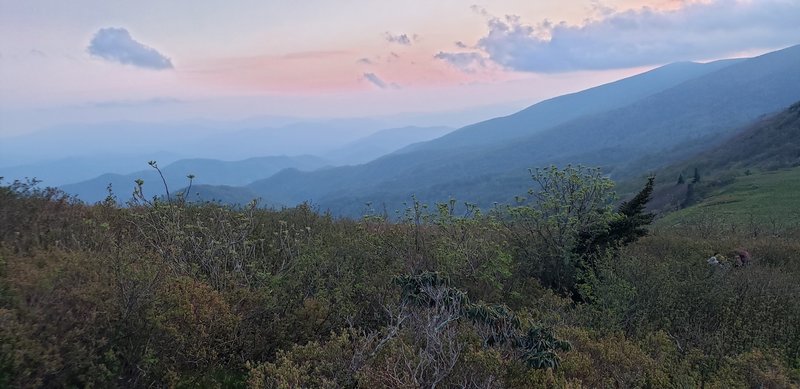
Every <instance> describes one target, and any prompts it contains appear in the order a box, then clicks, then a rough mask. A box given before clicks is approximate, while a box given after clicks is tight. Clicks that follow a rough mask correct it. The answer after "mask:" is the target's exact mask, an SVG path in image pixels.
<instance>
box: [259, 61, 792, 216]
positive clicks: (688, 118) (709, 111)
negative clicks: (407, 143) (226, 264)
mask: <svg viewBox="0 0 800 389" xmlns="http://www.w3.org/2000/svg"><path fill="white" fill-rule="evenodd" d="M711 66H712V67H713V69H711V71H709V72H705V73H702V72H701V73H702V74H700V75H698V76H696V77H691V76H687V77H686V79H685V80H684V79H682V78H680V77H678V78H676V79H677V80H678V81H677V83H676V84H675V85H672V86H671V87H668V88H664V89H663V90H661V91H659V92H657V93H653V94H650V95H647V96H644V97H642V98H639V99H637V100H635V101H634V102H632V103H630V104H627V105H625V106H623V107H619V108H614V109H610V110H606V111H604V112H600V113H593V114H589V115H583V116H580V117H578V118H575V119H572V120H569V121H567V122H565V123H562V124H558V125H555V126H553V127H550V128H549V129H544V130H540V129H535V130H534V131H533V132H532V133H531V134H529V135H527V136H522V137H517V138H515V139H513V140H511V141H508V142H500V143H496V142H491V143H490V144H489V145H486V146H477V145H476V146H474V147H472V148H471V149H470V148H467V149H464V148H458V147H452V148H438V146H436V145H434V146H431V143H436V144H441V143H446V142H445V141H446V140H447V138H450V139H453V138H454V137H456V136H457V135H458V134H461V133H464V131H467V130H466V129H467V128H470V127H471V126H468V127H465V128H464V129H460V130H457V131H455V132H453V133H451V134H450V135H447V136H445V137H442V138H439V139H436V140H434V141H433V142H428V143H423V144H419V145H415V146H414V147H412V148H410V149H411V150H405V152H403V153H396V154H395V155H390V156H386V157H383V158H380V159H377V160H375V161H373V162H370V163H367V164H365V165H361V166H356V167H346V168H335V169H331V170H327V171H324V172H310V173H303V172H297V171H291V170H287V171H283V172H281V173H279V174H276V175H275V176H273V177H270V178H269V179H266V180H262V181H257V182H254V183H252V184H250V185H248V189H249V190H253V191H255V192H256V193H259V195H260V196H261V197H262V198H264V199H269V200H271V201H275V202H279V203H284V204H294V203H297V202H301V201H305V200H312V201H315V202H316V203H317V204H319V205H320V206H321V207H322V208H330V209H331V210H334V211H336V212H342V213H344V214H351V215H353V214H356V213H358V212H360V211H361V210H362V209H363V204H364V203H365V202H373V203H381V202H385V203H386V204H387V205H388V206H389V207H390V208H397V207H401V203H402V202H403V201H407V200H408V199H409V197H410V195H411V194H416V195H417V196H418V198H420V199H422V200H424V201H427V202H433V201H442V200H446V199H447V198H448V197H449V196H454V197H457V198H459V199H464V200H470V201H478V202H480V203H481V204H482V205H490V204H491V202H493V201H509V200H510V199H511V198H512V197H513V195H515V194H521V193H524V188H525V186H526V185H529V183H528V181H529V179H528V178H527V174H526V172H527V168H529V167H535V166H543V165H548V164H551V163H558V164H562V163H563V164H565V163H584V164H589V165H599V166H604V167H605V169H606V170H608V171H609V172H610V173H612V175H615V176H619V175H630V174H636V173H637V172H640V171H643V170H646V169H653V168H657V167H659V166H664V165H666V164H668V163H671V162H673V161H675V160H677V158H679V157H680V156H681V155H682V154H681V153H684V154H687V153H690V152H691V151H692V150H694V149H700V148H702V147H701V146H703V145H704V144H706V143H708V142H714V138H719V137H724V136H726V135H727V134H730V132H731V131H734V130H735V129H736V128H738V127H740V126H742V125H744V124H746V123H747V122H750V121H752V120H754V119H756V118H757V117H758V116H759V115H762V114H766V113H770V112H774V111H777V110H779V109H782V108H785V107H786V106H788V105H790V104H791V103H793V102H794V101H797V100H799V99H800V46H793V47H790V48H787V49H784V50H779V51H776V52H772V53H768V54H765V55H762V56H759V57H756V58H751V59H745V60H735V61H727V62H716V63H712V64H711ZM673 69H675V68H673ZM645 74H647V73H645ZM651 74H652V73H651ZM636 77H640V76H634V77H632V78H631V79H629V80H628V81H627V82H628V83H630V82H634V81H635V80H636ZM640 80H641V79H640ZM643 82H644V81H643ZM617 85H618V84H617ZM660 86H661V87H663V84H660ZM598 88H603V86H601V87H598ZM598 88H593V90H590V91H592V93H598V92H597V91H598ZM582 93H583V92H582ZM586 93H588V92H586ZM572 98H573V99H575V98H578V97H576V96H572ZM540 104H541V103H540ZM576 109H577V108H576ZM527 110H532V108H528V109H527ZM529 112H530V111H529ZM513 117H515V115H511V116H509V117H507V118H513ZM517 117H520V116H517ZM506 120H510V119H506ZM531 120H532V119H530V118H526V119H525V120H521V122H520V123H519V124H518V125H517V126H518V127H516V128H523V127H525V126H526V123H530V121H531ZM484 125H485V124H484ZM476 126H477V125H476ZM510 127H511V126H509V128H510ZM471 128H477V127H471ZM469 131H475V130H469ZM512 132H513V131H512ZM494 133H495V132H493V131H491V130H487V132H486V133H484V135H486V136H487V137H491V136H492V134H494ZM433 150H435V151H433ZM670 150H678V152H676V153H674V155H671V154H670V153H669V151H670ZM652 155H659V156H661V157H660V159H656V160H648V159H647V157H648V156H652ZM643 161H644V162H643ZM645 162H646V163H645ZM520 190H522V191H521V192H520Z"/></svg>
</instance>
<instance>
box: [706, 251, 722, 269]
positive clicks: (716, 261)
mask: <svg viewBox="0 0 800 389" xmlns="http://www.w3.org/2000/svg"><path fill="white" fill-rule="evenodd" d="M717 255H719V253H716V252H715V253H714V255H712V256H711V258H709V259H707V260H706V263H708V264H709V265H711V266H719V264H720V263H719V259H717Z"/></svg>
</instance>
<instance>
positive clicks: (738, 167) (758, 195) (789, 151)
mask: <svg viewBox="0 0 800 389" xmlns="http://www.w3.org/2000/svg"><path fill="white" fill-rule="evenodd" d="M799 166H800V102H798V103H795V104H793V105H792V106H791V107H789V108H788V109H786V110H784V111H782V112H780V113H778V114H775V115H770V116H768V117H764V118H761V119H759V120H758V121H756V122H755V123H753V124H751V125H749V126H747V127H745V128H744V129H743V130H742V131H740V132H738V133H736V134H735V135H734V136H732V137H731V138H729V139H728V140H727V141H725V142H724V143H722V144H720V145H718V146H716V147H712V148H710V149H708V150H704V151H703V152H701V153H699V154H697V155H694V156H692V157H690V158H688V159H686V160H683V161H680V162H678V163H676V164H674V165H672V166H669V167H666V168H664V169H662V170H660V171H659V172H657V176H658V177H659V185H658V186H657V187H656V191H655V193H654V196H653V201H652V204H651V207H652V208H653V209H654V210H657V211H660V212H662V213H665V212H669V211H672V210H675V209H679V208H682V207H686V206H690V205H692V204H698V203H699V204H700V205H699V206H696V207H694V208H696V209H695V211H698V210H699V209H706V208H703V207H708V206H709V205H714V206H719V205H722V204H728V205H727V206H726V207H727V208H730V207H733V208H732V209H726V210H725V211H724V212H723V213H728V214H730V213H735V212H734V211H735V210H736V209H738V210H741V209H742V208H736V207H737V206H735V205H732V204H734V203H737V202H739V201H741V199H742V198H747V199H751V200H754V199H756V200H757V199H768V198H770V195H769V194H768V193H766V192H763V191H762V190H761V188H766V187H770V188H773V189H775V190H773V191H774V192H776V193H778V192H781V190H782V189H785V188H786V185H782V184H781V183H779V182H771V181H780V180H787V179H788V180H791V179H792V177H794V175H793V174H794V173H780V171H785V170H786V169H795V170H796V168H797V167H799ZM695 171H696V172H697V175H698V177H699V178H700V180H699V182H693V181H694V175H695ZM679 176H683V179H682V180H680V181H679V179H678V177H679ZM681 181H682V182H681ZM784 184H791V183H789V182H785V183H784ZM747 188H750V190H744V189H747ZM754 189H758V190H757V191H753V190H754ZM782 192H787V191H786V190H783V191H782ZM787 193H788V192H787ZM775 196H776V198H777V197H781V194H776V195H775ZM794 197H795V198H796V199H797V201H796V202H795V203H794V206H796V207H797V208H796V209H800V196H796V194H795V196H794ZM756 203H758V201H756ZM785 203H786V202H781V201H778V202H776V203H775V204H773V205H775V207H773V208H775V209H780V208H784V209H783V211H784V214H790V213H791V212H789V211H792V209H789V208H786V207H785V206H780V204H784V205H785ZM751 208H752V207H751ZM709 209H710V208H709ZM682 213H683V214H693V213H696V212H689V211H687V212H682ZM754 213H755V212H754ZM773 213H774V212H773ZM762 216H763V215H762ZM668 217H669V216H668ZM798 221H800V219H798Z"/></svg>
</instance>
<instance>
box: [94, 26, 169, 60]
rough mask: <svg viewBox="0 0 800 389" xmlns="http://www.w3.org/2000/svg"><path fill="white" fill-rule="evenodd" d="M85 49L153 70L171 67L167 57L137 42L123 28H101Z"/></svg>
mask: <svg viewBox="0 0 800 389" xmlns="http://www.w3.org/2000/svg"><path fill="white" fill-rule="evenodd" d="M87 51H88V52H89V54H91V55H94V56H96V57H100V58H103V59H105V60H107V61H111V62H118V63H121V64H126V65H133V66H137V67H140V68H147V69H155V70H162V69H172V68H173V66H172V61H171V60H170V59H169V58H167V57H165V56H164V55H163V54H161V53H159V52H158V51H157V50H156V49H154V48H152V47H150V46H147V45H144V44H142V43H140V42H137V41H136V40H134V39H133V37H131V34H130V33H129V32H128V30H126V29H124V28H114V27H109V28H101V29H100V30H98V31H97V32H96V33H95V34H94V38H92V41H91V42H90V43H89V47H88V48H87Z"/></svg>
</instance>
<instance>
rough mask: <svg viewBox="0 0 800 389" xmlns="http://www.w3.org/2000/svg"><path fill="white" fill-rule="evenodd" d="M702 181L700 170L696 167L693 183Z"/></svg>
mask: <svg viewBox="0 0 800 389" xmlns="http://www.w3.org/2000/svg"><path fill="white" fill-rule="evenodd" d="M698 182H700V170H697V168H694V178H692V184H695V183H698Z"/></svg>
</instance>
